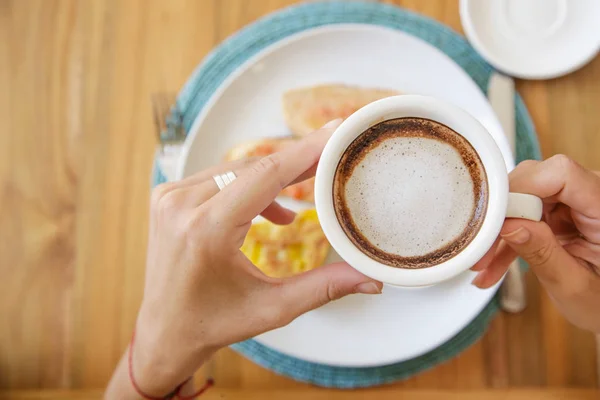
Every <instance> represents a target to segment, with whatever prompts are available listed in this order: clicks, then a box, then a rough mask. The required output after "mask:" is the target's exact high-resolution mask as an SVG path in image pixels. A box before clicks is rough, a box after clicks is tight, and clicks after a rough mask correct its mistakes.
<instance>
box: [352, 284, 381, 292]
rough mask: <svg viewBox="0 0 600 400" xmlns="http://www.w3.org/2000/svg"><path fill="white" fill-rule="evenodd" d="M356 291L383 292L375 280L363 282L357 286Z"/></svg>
mask: <svg viewBox="0 0 600 400" xmlns="http://www.w3.org/2000/svg"><path fill="white" fill-rule="evenodd" d="M355 291H356V293H362V294H381V289H379V286H377V285H376V284H375V283H374V282H363V283H361V284H359V285H357V286H356V289H355Z"/></svg>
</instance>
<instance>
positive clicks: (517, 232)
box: [500, 219, 582, 289]
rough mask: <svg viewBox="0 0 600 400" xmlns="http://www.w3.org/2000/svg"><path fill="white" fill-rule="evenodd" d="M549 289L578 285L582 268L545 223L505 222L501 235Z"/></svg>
mask: <svg viewBox="0 0 600 400" xmlns="http://www.w3.org/2000/svg"><path fill="white" fill-rule="evenodd" d="M500 235H501V237H502V238H503V239H504V241H506V243H507V244H508V246H510V247H511V248H512V249H513V250H514V251H515V252H516V253H517V254H518V255H519V256H521V257H522V258H523V259H524V260H525V261H527V263H529V266H530V267H531V269H532V270H533V272H534V273H535V274H536V275H537V276H538V278H539V280H540V282H542V284H544V285H545V286H546V287H547V288H549V289H558V288H561V287H563V288H564V287H568V286H570V285H574V284H577V283H578V282H577V280H578V279H579V278H580V277H581V276H580V274H581V271H582V268H581V265H580V264H579V263H578V262H577V261H576V260H575V259H574V258H573V257H572V256H571V255H569V253H567V251H566V250H565V249H564V248H563V247H562V246H561V245H560V243H559V242H558V240H557V239H556V237H555V236H554V233H553V232H552V230H551V229H550V227H549V226H548V225H547V224H546V223H545V222H533V221H528V220H523V219H508V220H506V222H505V223H504V226H503V227H502V230H501V232H500Z"/></svg>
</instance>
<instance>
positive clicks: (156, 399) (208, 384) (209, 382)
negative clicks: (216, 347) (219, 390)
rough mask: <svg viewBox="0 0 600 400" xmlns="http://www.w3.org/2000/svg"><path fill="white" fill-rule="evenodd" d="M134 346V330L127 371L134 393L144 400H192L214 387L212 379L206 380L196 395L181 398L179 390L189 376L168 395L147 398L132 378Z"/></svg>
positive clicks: (188, 379)
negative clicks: (175, 398) (176, 398)
mask: <svg viewBox="0 0 600 400" xmlns="http://www.w3.org/2000/svg"><path fill="white" fill-rule="evenodd" d="M134 344H135V329H134V330H133V335H132V336H131V343H130V345H129V354H128V366H129V368H128V370H129V380H130V381H131V386H133V388H134V389H135V391H136V393H137V394H138V395H139V396H140V397H142V398H144V399H146V400H169V399H173V398H174V397H175V396H177V397H178V398H179V399H180V400H193V399H195V398H196V397H198V396H200V395H201V394H202V393H204V392H205V391H207V390H208V389H209V388H210V387H211V386H213V385H214V383H215V382H214V380H213V379H212V378H208V379H207V380H206V383H205V384H204V385H203V386H202V387H201V388H200V390H198V391H197V392H196V393H194V394H193V395H190V396H183V395H182V394H181V388H182V387H183V386H184V385H185V384H186V383H187V382H188V381H190V380H191V379H192V377H191V376H190V377H189V378H187V379H186V380H185V381H183V382H182V383H180V384H179V385H177V387H176V388H175V389H173V391H172V392H170V393H169V394H167V395H166V396H164V397H153V396H149V395H147V394H146V393H144V392H143V391H142V389H140V387H139V386H138V385H137V383H136V382H135V378H134V376H133V346H134Z"/></svg>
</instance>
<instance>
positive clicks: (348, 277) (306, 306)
mask: <svg viewBox="0 0 600 400" xmlns="http://www.w3.org/2000/svg"><path fill="white" fill-rule="evenodd" d="M382 288H383V284H382V283H381V282H378V281H375V280H373V279H371V278H369V277H367V276H365V275H363V274H361V273H360V272H358V271H357V270H355V269H354V268H352V267H351V266H350V265H348V264H347V263H344V262H340V263H335V264H330V265H326V266H323V267H319V268H316V269H313V270H312V271H309V272H305V273H303V274H300V275H296V276H294V277H293V278H289V279H286V280H284V281H283V283H282V284H281V285H280V286H278V287H277V290H280V291H281V292H280V293H279V295H280V296H279V297H278V298H279V299H281V300H282V304H281V306H282V308H283V309H284V313H285V314H287V317H288V318H286V319H288V320H291V319H294V318H296V317H298V316H300V315H302V314H304V313H305V312H307V311H310V310H313V309H315V308H318V307H320V306H322V305H324V304H327V303H329V302H330V301H333V300H337V299H339V298H342V297H344V296H347V295H349V294H352V293H363V294H380V293H381V290H382Z"/></svg>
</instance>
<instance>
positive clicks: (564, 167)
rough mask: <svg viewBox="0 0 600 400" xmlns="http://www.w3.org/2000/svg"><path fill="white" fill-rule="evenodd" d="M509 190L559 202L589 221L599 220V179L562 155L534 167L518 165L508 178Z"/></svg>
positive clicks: (533, 164) (530, 164)
mask: <svg viewBox="0 0 600 400" xmlns="http://www.w3.org/2000/svg"><path fill="white" fill-rule="evenodd" d="M510 190H511V191H514V192H519V193H529V194H533V195H535V196H538V197H540V198H542V199H550V200H554V201H558V202H561V203H564V204H566V205H568V206H569V207H571V208H573V209H574V210H576V211H578V212H579V213H581V214H583V215H585V216H587V217H589V218H600V202H598V200H597V199H598V198H600V177H599V176H598V175H596V174H595V173H593V172H591V171H588V170H586V169H585V168H583V167H581V166H580V165H579V164H577V163H576V162H575V161H573V160H571V159H570V158H568V157H567V156H564V155H562V154H559V155H556V156H553V157H550V158H549V159H547V160H545V161H543V162H540V163H537V164H536V163H526V164H523V163H521V164H519V165H518V166H517V168H515V169H514V171H513V172H511V174H510Z"/></svg>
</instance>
